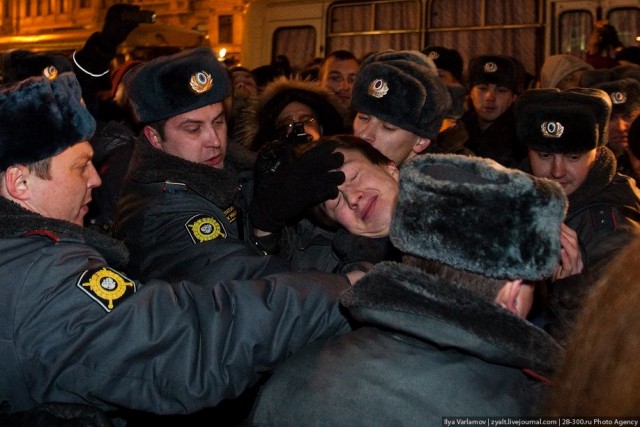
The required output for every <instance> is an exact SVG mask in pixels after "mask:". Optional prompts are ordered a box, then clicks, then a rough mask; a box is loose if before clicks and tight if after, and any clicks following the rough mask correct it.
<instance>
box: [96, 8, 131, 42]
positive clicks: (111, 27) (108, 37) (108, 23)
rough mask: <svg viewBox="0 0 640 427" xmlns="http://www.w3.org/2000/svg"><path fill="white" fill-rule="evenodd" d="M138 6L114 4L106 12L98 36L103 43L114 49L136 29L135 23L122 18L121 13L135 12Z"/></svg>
mask: <svg viewBox="0 0 640 427" xmlns="http://www.w3.org/2000/svg"><path fill="white" fill-rule="evenodd" d="M139 10H140V6H134V5H131V4H122V3H118V4H114V5H113V6H111V7H110V8H109V10H107V16H106V18H105V19H104V25H103V26H102V31H100V35H101V36H102V39H103V41H104V42H105V43H108V44H109V45H111V46H113V47H116V46H118V45H119V44H120V43H122V42H123V41H125V40H126V38H127V36H129V34H130V33H131V32H132V31H133V30H135V29H136V28H137V27H138V22H137V21H132V20H129V19H126V17H123V12H137V11H139Z"/></svg>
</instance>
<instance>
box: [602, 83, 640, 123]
mask: <svg viewBox="0 0 640 427" xmlns="http://www.w3.org/2000/svg"><path fill="white" fill-rule="evenodd" d="M593 87H594V88H597V89H602V90H603V91H605V92H607V94H608V95H609V97H610V98H611V104H612V111H611V114H612V115H618V114H622V115H631V114H632V113H633V112H634V111H635V110H638V109H640V81H638V80H635V79H631V78H626V79H622V80H614V81H610V82H604V83H598V84H595V85H593Z"/></svg>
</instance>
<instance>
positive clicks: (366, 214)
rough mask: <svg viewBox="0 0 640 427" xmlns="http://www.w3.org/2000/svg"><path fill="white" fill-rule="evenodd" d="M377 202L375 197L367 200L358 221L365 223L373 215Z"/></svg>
mask: <svg viewBox="0 0 640 427" xmlns="http://www.w3.org/2000/svg"><path fill="white" fill-rule="evenodd" d="M377 201H378V197H377V196H374V197H370V198H369V199H368V200H367V202H366V203H365V205H364V207H363V208H362V211H361V213H360V219H362V220H363V221H366V220H367V219H368V218H370V217H371V216H372V215H373V213H374V212H375V208H376V203H377Z"/></svg>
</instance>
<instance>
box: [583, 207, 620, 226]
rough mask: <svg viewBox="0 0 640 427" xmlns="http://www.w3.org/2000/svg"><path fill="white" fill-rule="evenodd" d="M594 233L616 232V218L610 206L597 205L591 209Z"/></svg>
mask: <svg viewBox="0 0 640 427" xmlns="http://www.w3.org/2000/svg"><path fill="white" fill-rule="evenodd" d="M589 213H590V214H591V222H592V224H593V230H594V231H608V230H615V228H616V218H615V217H614V215H613V210H612V209H611V206H609V205H597V206H593V207H591V208H590V209H589Z"/></svg>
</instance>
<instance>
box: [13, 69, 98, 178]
mask: <svg viewBox="0 0 640 427" xmlns="http://www.w3.org/2000/svg"><path fill="white" fill-rule="evenodd" d="M81 95H82V94H81V89H80V84H79V83H78V80H76V77H75V75H74V74H73V73H62V74H58V75H57V76H55V77H54V78H52V79H49V78H46V77H44V76H41V77H30V78H28V79H26V80H23V81H21V82H18V83H16V84H14V85H11V86H7V87H4V88H3V89H2V90H0V116H1V117H2V120H0V170H2V171H4V170H6V169H7V168H8V167H9V166H11V165H15V164H31V163H35V162H38V161H40V160H44V159H46V158H49V157H52V156H55V155H56V154H58V153H60V152H62V151H64V150H65V149H66V148H68V147H70V146H72V145H74V144H76V143H78V142H80V141H86V140H88V139H90V138H91V137H92V136H93V133H94V132H95V129H96V121H95V120H94V118H93V116H91V113H89V111H88V110H87V108H86V107H85V105H84V102H83V101H82V98H81Z"/></svg>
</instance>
